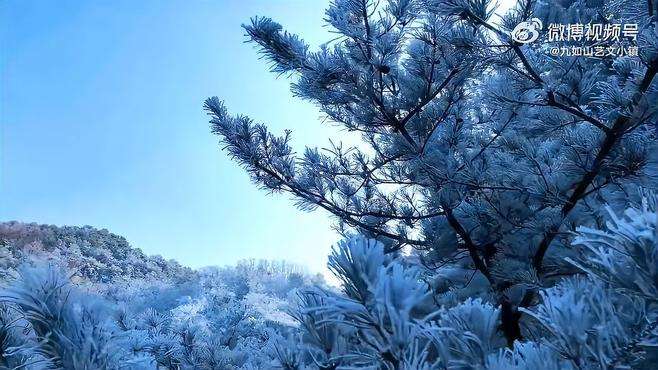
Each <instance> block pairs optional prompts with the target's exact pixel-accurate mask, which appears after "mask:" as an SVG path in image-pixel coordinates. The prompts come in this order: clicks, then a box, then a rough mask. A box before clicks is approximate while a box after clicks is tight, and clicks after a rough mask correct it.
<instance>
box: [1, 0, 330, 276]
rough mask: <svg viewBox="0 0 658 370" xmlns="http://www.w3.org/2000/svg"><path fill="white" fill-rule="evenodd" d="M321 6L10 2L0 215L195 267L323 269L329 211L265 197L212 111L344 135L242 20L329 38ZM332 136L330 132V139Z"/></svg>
mask: <svg viewBox="0 0 658 370" xmlns="http://www.w3.org/2000/svg"><path fill="white" fill-rule="evenodd" d="M326 4H327V3H326V2H324V1H316V0H313V1H304V0H297V1H292V0H288V1H267V0H262V1H244V0H232V1H219V0H215V1H201V0H196V1H183V0H180V1H173V0H167V1H162V0H139V1H133V0H121V1H115V0H113V1H100V0H98V1H82V0H78V1H62V0H58V1H31V0H3V1H0V8H1V10H0V11H1V13H0V17H1V18H0V27H2V30H1V32H2V34H1V36H0V37H1V38H0V50H1V52H2V55H1V58H2V59H1V62H2V66H1V69H0V72H1V73H0V74H1V78H2V80H1V84H0V89H1V94H2V96H1V103H2V106H1V109H2V110H1V111H0V119H1V122H0V127H1V128H0V130H1V131H0V133H1V137H0V140H1V141H0V176H1V177H0V220H2V221H8V220H19V221H25V222H38V223H48V224H56V225H92V226H95V227H98V228H107V229H108V230H110V231H112V232H114V233H117V234H120V235H123V236H125V237H126V238H127V239H128V240H129V241H130V242H131V243H132V244H133V246H136V247H139V248H141V249H142V250H144V251H145V252H146V253H148V254H161V255H163V256H164V257H166V258H174V259H176V260H178V261H180V262H181V263H183V264H186V265H189V266H192V267H200V266H206V265H214V264H218V265H224V264H231V263H235V262H236V261H237V260H239V259H243V258H252V257H253V258H267V259H286V260H290V261H293V262H296V263H300V264H304V265H306V266H308V267H309V268H310V269H311V271H321V270H323V269H324V265H325V263H326V255H327V254H328V252H329V250H330V247H331V245H332V244H333V243H335V242H336V241H337V238H338V237H337V236H336V234H335V233H334V232H333V231H332V230H331V229H330V221H329V219H328V216H327V215H326V214H325V213H322V212H320V211H316V212H313V213H304V212H302V211H299V210H297V209H296V208H295V207H294V206H293V204H292V202H291V201H290V199H289V198H288V197H287V196H285V195H268V194H267V193H266V192H264V191H261V190H259V189H257V187H256V186H254V185H253V184H252V183H250V181H249V179H248V176H247V175H246V174H245V173H244V171H243V170H242V169H240V168H238V166H237V165H236V164H235V163H233V162H232V161H231V160H230V159H229V158H228V157H227V156H226V154H225V153H224V152H222V151H220V147H219V146H218V138H217V137H215V136H213V135H211V134H210V132H209V125H208V118H207V116H206V115H205V113H204V112H203V111H202V103H203V100H204V99H205V98H206V97H209V96H213V95H217V96H219V97H220V98H221V99H224V100H225V101H226V103H227V106H228V107H229V108H230V109H231V111H232V112H235V113H245V114H248V115H250V116H251V117H252V118H254V119H256V120H258V121H263V122H266V123H267V124H268V125H269V126H270V127H271V128H272V130H273V131H274V132H282V131H283V130H284V129H286V128H287V129H291V130H293V137H294V140H295V145H296V148H297V149H299V150H301V149H302V148H303V145H304V144H312V145H324V144H326V143H327V139H328V137H329V136H330V135H332V133H335V132H336V131H337V130H336V129H335V128H331V127H327V126H324V125H322V124H321V123H320V122H319V113H318V111H317V109H315V108H314V107H313V106H311V105H310V104H307V103H303V102H299V101H297V100H295V99H293V98H292V96H291V94H290V92H289V81H288V80H286V79H284V78H278V79H277V78H276V76H275V75H273V74H271V73H269V72H268V71H267V63H266V62H265V61H263V60H259V58H258V54H257V52H256V51H255V50H254V48H253V47H252V45H250V44H245V43H243V41H244V36H243V31H242V29H241V28H240V24H241V23H244V22H248V21H249V18H250V17H251V16H254V15H266V16H270V17H272V18H274V19H275V20H277V21H279V22H280V23H282V24H284V25H285V26H286V27H287V28H288V29H289V30H291V31H293V32H298V33H301V34H303V35H304V38H305V39H306V40H307V41H308V42H309V43H311V44H312V45H316V44H319V43H321V42H323V41H327V40H328V38H327V34H328V32H327V29H326V28H323V27H322V18H323V15H324V8H325V7H326ZM334 135H335V134H334Z"/></svg>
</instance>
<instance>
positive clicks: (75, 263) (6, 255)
mask: <svg viewBox="0 0 658 370" xmlns="http://www.w3.org/2000/svg"><path fill="white" fill-rule="evenodd" d="M37 260H41V261H48V262H53V263H56V264H59V265H63V266H64V267H66V268H67V269H68V270H70V271H72V272H74V273H76V274H78V275H79V276H80V277H82V278H84V279H85V280H89V281H90V282H93V283H110V282H112V283H119V282H122V281H133V280H146V281H156V280H157V281H162V282H166V281H171V282H174V283H177V282H181V281H187V280H189V279H191V278H194V277H195V276H196V274H197V273H196V272H194V271H193V270H192V269H190V268H187V267H183V266H181V265H180V264H179V263H178V262H176V261H173V260H165V259H164V258H162V257H161V256H147V255H145V254H144V253H143V252H142V251H141V250H140V249H138V248H134V247H132V246H131V245H130V243H128V241H127V240H126V239H125V238H124V237H122V236H119V235H116V234H113V233H111V232H109V231H107V230H105V229H100V230H99V229H96V228H94V227H91V226H82V227H77V226H62V227H58V226H53V225H39V224H36V223H22V222H16V221H11V222H3V223H0V277H1V276H2V275H7V274H11V273H12V271H14V270H15V269H16V268H17V267H18V266H19V265H20V264H21V263H24V262H34V261H37Z"/></svg>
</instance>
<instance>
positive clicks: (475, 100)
mask: <svg viewBox="0 0 658 370" xmlns="http://www.w3.org/2000/svg"><path fill="white" fill-rule="evenodd" d="M494 9H495V4H494V3H493V2H491V1H488V0H464V1H462V0H389V1H371V0H335V1H332V2H331V4H330V6H329V8H328V9H327V11H326V17H325V21H326V22H327V24H328V25H329V27H330V28H331V30H332V31H333V32H334V33H335V35H334V37H333V38H332V40H330V41H328V42H327V43H325V44H323V45H321V46H320V47H319V48H313V47H311V46H309V45H307V44H306V43H305V42H304V41H303V39H302V38H301V37H298V36H296V35H292V34H290V33H287V32H286V31H284V29H283V27H282V26H281V25H279V24H278V23H276V22H275V21H273V20H271V19H269V18H263V17H257V18H253V19H252V21H251V23H249V24H247V25H245V26H244V28H245V30H246V33H247V37H248V40H249V41H251V42H252V43H253V44H254V45H256V47H257V48H258V50H259V51H260V52H261V53H262V55H263V57H264V58H265V59H266V60H267V61H269V62H270V65H271V70H272V71H273V72H275V73H277V74H283V75H285V76H287V77H290V78H291V79H292V85H291V89H292V92H293V93H294V94H295V95H296V96H297V97H299V98H301V99H304V100H307V101H310V102H312V103H314V104H315V105H316V106H317V107H318V108H319V109H320V111H321V112H322V113H323V114H324V115H325V117H326V122H329V123H331V124H334V125H337V126H339V127H342V128H343V129H345V130H346V131H348V132H351V133H353V134H354V135H358V136H360V137H361V138H362V143H361V144H360V145H357V146H355V147H347V146H346V145H343V144H342V143H340V142H339V141H336V140H331V141H330V145H328V146H327V147H325V148H321V149H320V148H306V150H305V151H304V152H303V153H299V154H298V153H295V152H294V151H293V145H292V142H291V140H292V133H291V132H289V131H286V132H285V133H283V134H282V135H277V134H275V133H272V132H270V131H269V130H268V128H267V126H266V125H265V124H262V123H256V122H254V121H253V120H251V119H250V118H249V117H247V116H243V115H237V116H234V115H231V114H230V113H229V112H228V109H227V108H226V107H225V105H224V103H223V102H222V101H220V100H219V99H218V98H216V97H215V98H210V99H208V100H206V102H205V109H206V110H207V111H208V113H209V115H210V117H211V118H210V124H211V131H212V132H213V133H214V134H216V135H218V136H219V137H220V140H221V143H222V144H223V145H224V149H225V150H226V151H227V152H228V154H229V155H230V156H231V157H232V158H233V159H234V160H235V161H236V162H237V163H239V164H240V165H241V166H242V167H244V168H245V170H246V171H247V172H248V173H249V174H250V176H251V178H252V180H253V181H254V182H255V183H256V184H258V185H259V186H261V187H263V188H264V189H267V190H268V191H272V192H286V193H289V194H292V195H293V197H294V198H295V201H296V203H297V205H298V206H299V207H300V208H301V209H303V210H314V209H322V210H324V211H327V212H328V213H330V214H331V215H332V216H333V217H334V218H335V220H336V226H337V229H338V230H339V231H341V232H342V234H343V235H344V236H345V238H346V240H345V241H344V242H342V243H341V244H339V246H338V247H337V249H336V250H334V252H333V253H332V255H331V257H330V262H329V268H330V269H331V270H332V272H334V273H335V274H336V275H337V277H338V279H339V281H340V282H341V283H342V287H343V293H342V294H337V293H335V292H330V291H326V290H325V289H312V290H309V291H306V292H304V293H303V294H302V295H301V298H300V300H301V302H300V308H299V309H298V311H297V312H296V313H293V315H294V316H295V317H296V318H297V320H298V321H299V322H300V323H301V327H302V328H303V329H304V330H305V333H304V334H302V335H301V336H299V337H297V338H296V339H295V338H287V339H286V341H287V342H286V343H287V345H281V346H279V347H278V348H279V351H278V352H277V353H278V354H279V357H280V362H281V363H282V364H286V365H285V367H288V368H304V367H307V366H310V367H319V368H349V367H370V368H391V369H403V368H407V369H416V368H451V369H456V368H459V369H463V368H482V367H489V368H495V369H504V368H516V369H534V368H547V369H551V368H554V369H568V368H578V369H589V368H593V369H596V368H611V367H629V366H631V367H635V368H650V364H651V361H652V358H653V361H655V354H654V353H653V352H652V351H651V350H650V349H651V348H652V346H653V347H655V345H656V332H657V331H658V330H657V329H656V327H655V322H656V316H655V307H654V306H655V299H656V290H655V289H656V281H658V280H656V277H657V275H656V261H657V260H656V258H657V257H656V244H655V243H656V234H655V226H656V225H655V223H656V221H655V217H656V216H655V205H654V204H655V200H653V199H654V198H653V196H651V195H647V191H645V189H654V191H655V189H656V184H657V180H658V177H656V168H655V165H656V163H658V162H656V158H658V157H656V155H658V154H657V153H658V149H657V145H656V135H657V134H658V132H657V130H656V127H657V126H656V125H657V121H658V104H657V103H656V102H658V81H657V79H656V78H655V76H656V73H658V47H657V45H658V44H657V41H656V40H658V22H657V18H656V17H658V15H657V14H658V10H657V9H656V2H655V1H634V2H631V1H626V0H614V1H569V0H567V1H562V0H560V1H558V0H548V1H519V2H518V3H517V4H516V6H515V7H513V8H512V9H511V10H510V11H508V12H507V13H506V14H504V15H503V16H502V17H500V18H498V16H497V15H494ZM533 18H538V19H539V20H541V22H542V23H543V24H544V25H545V26H546V25H549V24H551V23H559V24H565V25H566V24H574V23H581V24H588V23H602V24H608V23H619V24H637V25H638V37H637V40H635V41H625V42H627V43H630V45H634V46H637V47H638V50H639V55H637V56H628V55H627V56H622V57H617V56H605V57H600V58H598V57H596V58H595V57H585V56H583V57H571V56H561V55H557V56H556V55H551V54H550V52H549V51H550V50H549V47H550V46H555V45H550V42H549V40H548V36H547V32H542V33H540V37H539V39H538V40H536V41H535V42H532V43H529V44H520V43H518V42H516V41H514V40H513V39H512V37H511V36H510V33H511V31H512V30H513V29H514V27H515V26H516V25H518V24H519V23H520V22H528V21H530V20H531V19H533ZM558 46H560V45H558ZM590 46H591V45H590ZM627 46H628V45H627ZM643 199H644V200H643ZM641 202H644V203H643V205H642V206H639V207H638V206H636V205H637V204H640V203H641ZM629 207H630V208H629ZM626 209H628V210H626ZM625 210H626V212H627V213H626V215H625V216H624V217H618V216H615V215H616V214H620V213H622V212H623V211H625ZM355 234H358V235H361V236H354V235H355ZM300 348H305V355H302V354H300V353H299V351H300Z"/></svg>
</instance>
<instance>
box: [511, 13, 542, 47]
mask: <svg viewBox="0 0 658 370" xmlns="http://www.w3.org/2000/svg"><path fill="white" fill-rule="evenodd" d="M542 27H543V24H542V23H541V20H540V19H539V18H532V19H531V20H530V21H527V22H521V23H519V24H517V25H516V27H514V29H513V30H512V40H514V41H516V42H518V43H521V44H529V43H531V42H533V41H535V40H537V38H539V31H541V29H542Z"/></svg>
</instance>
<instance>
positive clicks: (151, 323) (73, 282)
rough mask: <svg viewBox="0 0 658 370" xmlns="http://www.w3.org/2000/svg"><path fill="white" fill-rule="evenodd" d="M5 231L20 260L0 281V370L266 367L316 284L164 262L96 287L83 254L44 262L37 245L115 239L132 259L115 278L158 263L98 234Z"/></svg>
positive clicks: (257, 271)
mask: <svg viewBox="0 0 658 370" xmlns="http://www.w3.org/2000/svg"><path fill="white" fill-rule="evenodd" d="M11 226H12V230H14V231H15V232H13V233H8V232H5V233H4V234H3V235H4V237H5V241H6V242H9V241H11V242H12V244H10V245H11V248H10V250H11V251H12V256H14V255H15V256H20V257H17V258H15V259H9V258H7V259H6V261H7V263H8V264H11V265H15V269H14V270H13V271H9V272H8V274H7V275H6V276H4V277H3V278H2V279H1V281H2V285H1V286H0V369H23V368H25V369H89V370H92V369H94V370H96V369H262V368H271V367H272V366H275V365H276V364H277V363H278V362H277V355H276V350H277V346H278V345H279V343H280V342H283V341H285V340H286V338H287V337H289V336H292V335H295V334H296V333H297V334H298V333H299V329H298V324H297V323H296V322H295V321H294V320H293V318H292V316H290V315H289V314H288V311H289V310H290V309H291V308H292V307H293V306H294V305H293V300H294V299H295V297H296V296H297V295H296V292H297V291H298V290H300V289H308V288H310V287H311V286H322V285H323V282H322V279H321V278H320V277H318V276H310V275H309V274H308V273H307V272H305V270H304V269H303V268H301V267H299V266H296V265H292V264H287V263H284V262H268V261H255V260H248V261H243V262H240V263H239V264H238V265H237V266H235V267H222V268H219V267H213V268H206V269H203V270H201V271H192V270H190V269H187V268H183V267H180V266H179V265H178V264H176V263H173V262H166V265H165V267H164V268H154V269H153V270H151V271H143V273H144V274H143V275H140V276H134V275H131V274H130V273H126V275H125V276H109V277H105V278H103V279H100V280H99V279H96V277H97V275H87V274H86V273H85V272H87V271H89V270H88V269H87V268H86V266H87V265H86V264H85V263H81V262H85V261H88V256H87V255H83V254H79V253H70V252H69V253H56V252H55V253H52V251H53V249H50V252H51V253H48V254H47V256H48V257H47V258H44V253H46V251H47V250H46V251H44V248H45V247H44V245H43V244H42V243H43V242H42V241H43V240H48V241H49V242H50V244H48V245H54V246H58V247H59V248H65V247H66V246H69V247H70V246H71V245H72V244H67V243H73V241H75V242H76V243H86V244H87V245H86V249H89V250H94V249H96V252H98V253H100V252H102V251H104V250H105V248H106V247H107V246H108V245H110V246H115V245H116V244H114V243H113V242H115V241H117V240H118V241H122V242H123V243H121V245H122V249H121V250H122V252H123V253H124V254H125V255H126V256H133V257H134V256H141V258H134V259H130V260H124V261H121V263H122V266H124V267H123V268H124V271H135V267H138V266H140V265H142V264H143V263H144V260H146V261H150V260H156V261H157V260H159V259H153V257H146V256H143V255H141V252H140V251H139V250H136V249H133V248H131V247H130V246H129V245H127V243H125V240H124V239H123V238H120V237H118V236H116V235H113V234H109V233H107V232H106V231H100V232H99V231H97V230H94V229H91V228H82V229H79V228H71V227H66V228H57V227H54V226H48V227H35V226H34V225H29V227H27V228H25V227H23V225H21V224H11ZM19 230H20V232H18V231H19ZM45 231H47V233H46V232H45ZM81 232H85V233H84V238H83V237H82V236H80V235H81ZM17 235H20V238H18V237H16V236H17ZM44 235H49V236H51V237H50V238H44ZM72 235H73V236H75V237H72ZM26 240H28V241H29V242H25V241H26ZM18 245H20V247H18ZM71 249H73V248H71ZM132 263H134V264H135V266H131V264H132ZM75 267H78V268H80V270H75V269H74V268H75ZM171 271H178V272H180V273H181V274H180V275H179V276H178V277H174V276H168V275H167V273H171ZM154 276H159V277H160V280H154V279H152V277H154Z"/></svg>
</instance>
